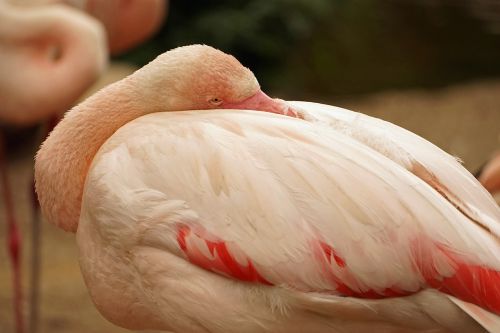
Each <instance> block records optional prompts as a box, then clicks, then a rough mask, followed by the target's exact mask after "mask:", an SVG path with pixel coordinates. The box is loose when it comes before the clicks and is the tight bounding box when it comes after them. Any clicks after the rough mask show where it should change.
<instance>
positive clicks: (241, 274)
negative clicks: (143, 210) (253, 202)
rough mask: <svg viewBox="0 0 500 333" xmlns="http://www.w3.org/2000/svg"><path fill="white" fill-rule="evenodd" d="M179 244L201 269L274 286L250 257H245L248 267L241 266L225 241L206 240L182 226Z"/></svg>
mask: <svg viewBox="0 0 500 333" xmlns="http://www.w3.org/2000/svg"><path fill="white" fill-rule="evenodd" d="M195 238H196V239H195ZM196 241H201V242H204V243H205V245H206V246H207V248H208V251H209V252H210V254H211V256H212V258H210V257H208V256H207V255H206V254H205V253H203V252H202V251H201V250H200V249H199V248H198V247H197V246H196V244H195V242H196ZM177 243H178V244H179V247H180V248H181V249H182V251H183V252H184V253H185V254H186V256H187V257H188V259H189V261H190V262H192V263H193V264H195V265H197V266H199V267H201V268H204V269H206V270H209V271H212V272H216V273H221V274H224V275H226V276H230V277H232V278H235V279H238V280H241V281H246V282H258V283H263V284H267V285H272V283H271V282H269V281H267V280H266V279H264V278H263V277H262V275H260V273H259V272H258V271H257V269H256V268H255V266H254V264H253V263H252V261H251V260H250V259H249V258H248V257H246V256H245V259H244V260H245V261H246V265H242V264H240V263H239V262H238V261H237V260H236V259H235V258H234V256H233V255H232V254H231V252H230V251H229V250H228V248H227V244H226V242H224V241H221V240H216V241H211V240H208V239H205V238H203V237H202V236H201V235H200V234H199V233H196V232H194V231H193V230H192V229H191V227H189V226H187V225H181V226H180V227H179V228H178V231H177ZM233 247H234V246H233ZM237 250H238V249H237Z"/></svg>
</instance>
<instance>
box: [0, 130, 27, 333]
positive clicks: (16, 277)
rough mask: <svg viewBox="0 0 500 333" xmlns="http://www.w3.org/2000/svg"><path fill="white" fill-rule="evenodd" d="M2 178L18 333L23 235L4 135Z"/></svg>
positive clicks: (20, 326)
mask: <svg viewBox="0 0 500 333" xmlns="http://www.w3.org/2000/svg"><path fill="white" fill-rule="evenodd" d="M0 177H1V182H2V190H3V196H4V202H5V212H6V217H7V228H8V231H7V234H8V250H9V254H10V258H11V261H12V272H13V287H14V288H13V290H14V299H13V302H14V304H13V305H14V316H15V321H14V322H15V330H16V333H23V332H24V325H23V309H22V289H21V234H20V232H19V226H18V223H17V221H16V217H15V212H14V202H13V200H12V194H11V191H10V186H9V181H8V177H7V163H6V158H5V142H4V138H3V134H2V135H1V136H0Z"/></svg>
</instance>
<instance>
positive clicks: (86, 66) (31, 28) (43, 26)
mask: <svg viewBox="0 0 500 333" xmlns="http://www.w3.org/2000/svg"><path fill="white" fill-rule="evenodd" d="M106 63H107V47H106V38H105V33H104V30H103V29H102V27H101V25H100V23H98V22H97V21H96V20H95V19H92V18H90V17H87V16H86V15H82V14H81V13H79V12H78V11H76V10H74V9H71V8H69V7H67V6H62V5H54V6H50V7H37V8H28V7H19V6H15V5H12V4H10V3H7V2H6V1H3V0H0V101H1V104H0V122H2V123H3V124H6V125H9V126H14V127H26V126H33V125H35V124H37V123H40V122H43V121H44V120H47V119H49V118H54V119H55V118H57V117H58V115H59V114H60V113H62V112H63V111H64V110H67V109H68V108H69V107H71V106H72V105H73V103H74V102H75V100H76V99H77V98H78V97H79V96H80V95H81V94H82V93H83V92H84V90H85V89H87V88H88V87H89V86H90V85H91V84H92V83H93V82H94V80H95V79H96V78H97V77H98V76H99V75H100V74H101V72H102V71H103V70H104V68H105V66H106ZM51 122H53V121H49V124H50V123H51ZM49 128H50V125H49ZM3 141H4V140H3V134H2V138H0V173H1V180H2V187H3V195H4V200H5V207H6V213H7V217H8V218H7V221H8V226H9V227H8V228H9V252H10V255H11V258H12V265H13V272H14V279H13V281H14V282H13V285H14V288H13V289H14V295H15V297H14V309H15V311H14V312H15V316H16V320H15V322H16V332H22V331H23V326H24V325H23V316H22V305H21V268H20V260H21V244H20V242H21V239H20V232H19V230H18V223H17V219H16V217H15V214H14V207H13V201H12V196H11V191H10V187H9V184H8V175H7V172H6V166H5V160H6V158H5V156H4V154H5V152H4V150H5V149H4V146H3V145H4V142H3ZM30 191H32V189H30ZM37 212H38V208H37V205H34V214H33V216H34V218H33V233H32V247H31V251H32V255H31V257H32V264H33V266H32V272H31V273H32V274H31V282H30V284H31V297H30V300H31V302H30V331H31V332H34V331H36V320H37V303H38V302H37V299H38V296H37V295H38V282H37V281H38V267H39V260H38V257H39V254H38V251H39V223H38V219H37V216H38V214H37Z"/></svg>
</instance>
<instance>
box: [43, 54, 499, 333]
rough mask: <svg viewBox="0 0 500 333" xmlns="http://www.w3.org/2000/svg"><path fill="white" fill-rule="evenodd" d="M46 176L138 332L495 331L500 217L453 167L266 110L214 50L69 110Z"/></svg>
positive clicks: (388, 127) (99, 283)
mask: <svg viewBox="0 0 500 333" xmlns="http://www.w3.org/2000/svg"><path fill="white" fill-rule="evenodd" d="M212 109H218V110H215V111H213V110H212ZM220 109H226V110H220ZM234 109H239V110H234ZM241 109H243V110H241ZM186 110H192V111H186ZM195 110H199V111H195ZM245 110H246V111H245ZM253 110H259V111H264V112H259V111H253ZM35 179H36V189H37V194H38V197H39V199H40V204H41V208H42V212H43V214H44V216H46V218H47V219H48V220H49V221H50V222H52V223H54V224H56V225H57V226H59V227H61V228H63V229H65V230H68V231H72V232H76V237H77V243H78V247H79V250H80V266H81V270H82V273H83V275H84V278H85V282H86V284H87V287H88V289H89V291H90V294H91V297H92V298H93V300H94V302H95V304H96V306H97V308H98V309H99V310H100V312H101V313H102V314H103V315H104V316H105V317H106V318H108V319H109V320H110V321H112V322H114V323H115V324H118V325H120V326H123V327H126V328H129V329H161V330H169V331H175V332H224V333H228V332H275V333H276V332H283V333H284V332H287V333H289V332H297V333H298V332H316V333H319V332H366V331H368V330H370V331H371V332H420V331H429V332H430V331H432V332H450V331H451V332H469V333H470V332H483V331H484V330H483V328H482V327H481V326H480V325H479V324H478V322H479V323H481V324H482V325H483V326H484V327H486V328H487V329H490V330H492V331H493V330H495V331H497V330H498V329H499V327H500V326H499V318H498V314H500V291H499V289H498V285H499V283H500V258H499V257H498V253H499V251H500V244H499V237H500V228H499V225H498V222H499V221H500V209H499V207H498V206H497V205H496V204H495V203H494V201H493V200H492V198H491V196H490V195H489V193H488V192H487V191H486V190H485V189H484V188H483V187H482V186H481V185H480V184H479V183H478V181H477V180H476V179H475V178H474V177H473V176H472V175H471V174H470V173H469V172H467V171H466V170H465V169H464V168H463V167H462V166H461V165H460V164H459V163H458V162H457V161H456V159H455V158H453V157H452V156H450V155H448V154H446V153H445V152H444V151H442V150H440V149H439V148H437V147H436V146H434V145H433V144H431V143H429V142H428V141H426V140H424V139H422V138H420V137H419V136H417V135H415V134H413V133H411V132H409V131H406V130H404V129H402V128H400V127H398V126H396V125H393V124H391V123H387V122H384V121H382V120H378V119H375V118H372V117H369V116H366V115H362V114H358V113H355V112H352V111H348V110H345V109H340V108H335V107H331V106H327V105H321V104H315V103H306V102H285V101H283V100H279V99H271V98H270V97H268V96H267V95H265V94H264V93H263V92H262V91H261V90H260V87H259V84H258V82H257V80H256V78H255V77H254V75H253V74H252V72H251V71H250V70H248V69H247V68H244V67H243V66H242V65H241V64H240V63H239V62H238V61H237V60H236V59H235V58H233V57H231V56H229V55H226V54H224V53H222V52H220V51H218V50H215V49H213V48H210V47H208V46H199V45H195V46H188V47H181V48H177V49H174V50H172V51H169V52H167V53H165V54H163V55H161V56H159V57H158V58H157V59H156V60H154V61H153V62H151V63H150V64H148V65H147V66H145V67H143V68H142V69H140V70H138V71H137V72H135V73H134V74H133V75H131V76H129V77H127V78H125V79H123V80H122V81H120V82H118V83H115V84H113V85H110V86H109V87H107V88H105V89H103V90H101V91H100V92H98V93H96V94H95V95H93V96H92V97H90V98H88V99H87V100H86V101H84V102H83V103H81V104H80V105H78V106H77V107H75V108H73V109H72V110H71V111H70V112H69V113H68V114H67V116H66V117H65V118H64V119H63V120H62V121H61V122H60V123H59V125H58V126H57V127H56V128H55V129H54V131H53V132H52V133H51V134H50V136H49V137H48V138H47V140H46V141H45V142H44V144H43V145H42V147H41V149H40V151H39V152H38V154H37V157H36V162H35Z"/></svg>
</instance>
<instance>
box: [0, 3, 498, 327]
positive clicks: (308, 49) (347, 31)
mask: <svg viewBox="0 0 500 333" xmlns="http://www.w3.org/2000/svg"><path fill="white" fill-rule="evenodd" d="M2 1H3V2H5V1H6V0H0V5H1V3H2ZM117 1H118V0H116V1H114V2H115V3H117ZM160 1H161V0H160ZM13 2H16V3H19V4H18V6H28V5H26V4H25V3H29V2H30V1H28V0H25V1H19V0H18V1H13ZM32 2H39V3H40V4H37V5H39V6H51V5H52V3H55V2H58V1H55V0H54V1H50V0H46V1H41V0H39V1H36V0H33V1H32ZM59 2H61V1H59ZM66 2H67V3H68V4H69V5H72V6H73V7H75V6H76V8H79V7H78V6H80V8H79V10H82V11H84V12H85V11H86V12H87V13H88V15H90V16H93V17H95V18H96V19H97V20H98V21H100V22H101V24H102V25H103V26H104V28H105V29H106V32H107V37H108V45H107V49H106V48H105V49H106V50H105V51H106V58H107V59H110V64H109V66H107V67H105V66H101V67H99V66H97V67H96V68H98V70H96V71H95V73H96V75H95V80H94V79H93V80H91V81H92V82H94V81H95V83H93V85H90V83H89V84H88V87H87V86H86V87H85V89H82V90H81V92H79V93H78V96H77V97H75V98H73V99H72V100H71V102H70V104H75V103H77V102H78V101H79V100H81V99H83V98H85V96H88V95H90V94H91V93H92V92H94V91H96V90H97V89H99V88H101V87H103V86H105V85H106V84H109V83H111V82H113V81H115V80H119V79H121V78H123V77H124V76H126V75H128V74H130V73H131V72H133V71H134V70H135V69H136V68H138V67H140V66H142V65H144V64H146V63H147V62H149V61H151V60H152V59H154V57H156V56H157V55H158V54H160V53H162V52H165V51H166V50H168V49H170V48H173V47H177V46H181V45H186V44H192V43H203V44H208V45H211V46H214V47H217V48H219V49H221V50H223V51H225V52H227V53H231V54H233V55H234V56H236V57H237V58H238V59H239V60H240V61H241V62H242V63H243V64H244V65H245V66H247V67H249V68H250V69H251V70H252V71H253V72H254V73H255V74H256V76H257V78H258V79H259V82H260V83H261V86H262V87H263V90H264V91H266V92H268V93H269V95H271V96H274V97H280V98H284V99H290V100H308V101H316V102H322V103H327V104H332V105H337V106H342V107H346V108H349V109H352V110H355V111H359V112H363V113H366V114H369V115H373V116H375V117H379V118H382V119H385V120H388V121H391V122H394V123H396V124H398V125H400V126H402V127H404V128H407V129H409V130H411V131H413V132H415V133H417V134H419V135H421V136H423V137H424V138H426V139H428V140H430V141H431V142H433V143H435V144H436V145H438V146H440V147H441V148H443V149H444V150H446V151H448V152H449V153H451V154H453V155H456V156H457V157H459V158H460V159H462V161H463V162H464V165H465V166H466V167H467V168H468V169H469V170H470V171H471V172H475V171H477V170H478V169H479V168H480V167H481V166H482V165H483V164H484V163H485V162H486V161H487V160H488V159H489V158H490V157H491V156H492V155H493V153H494V152H495V151H497V150H499V149H500V1H497V0H418V1H417V0H383V1H382V0H349V1H347V0H273V1H270V0H246V1H245V0H219V1H193V0H183V1H171V2H170V3H168V4H166V3H164V5H162V6H159V7H154V8H153V7H151V8H150V9H149V12H148V11H146V10H142V9H141V8H139V7H141V6H142V5H141V3H142V4H145V3H146V2H147V1H145V2H141V1H136V2H137V3H139V5H138V6H139V7H138V8H137V9H134V11H132V12H131V13H139V12H141V11H142V12H144V13H146V14H144V15H145V16H144V17H146V20H149V21H151V20H153V19H152V18H155V20H158V22H159V23H158V25H157V26H155V27H153V28H151V31H149V32H148V33H147V34H145V35H144V36H140V38H139V37H137V38H136V39H134V41H133V43H131V44H133V45H131V46H128V45H127V46H123V45H121V44H119V42H117V43H115V44H114V45H113V44H112V43H111V42H110V41H112V40H113V37H114V36H118V35H125V36H131V34H132V33H133V31H132V32H130V31H128V30H127V29H129V30H130V28H131V25H130V24H129V23H123V24H122V25H120V24H119V22H118V21H114V22H112V24H111V23H109V21H106V20H109V16H113V11H111V12H110V9H109V8H108V11H107V14H106V13H105V14H100V12H99V11H98V9H99V8H98V6H94V7H93V8H90V9H89V7H86V8H83V7H82V5H81V4H80V5H75V3H77V2H78V1H66ZM93 2H94V3H99V1H93ZM111 2H113V1H111ZM118 2H119V1H118ZM129 2H133V1H129ZM20 3H23V4H20ZM42 3H43V4H42ZM108 3H110V2H108ZM23 8H24V7H23ZM96 8H97V9H96ZM1 10H2V7H1V6H0V70H1V66H2V63H1V62H2V61H4V65H5V64H6V63H7V61H8V58H5V57H4V58H2V51H3V52H5V54H8V50H9V49H8V47H10V46H9V45H11V44H9V43H8V42H6V40H7V39H6V37H5V34H2V29H3V30H4V31H7V29H6V27H5V23H6V22H7V21H4V22H3V25H2V22H1V20H2V15H1ZM155 11H161V13H158V12H155ZM110 13H111V14H110ZM129 14H130V13H129ZM162 14H163V15H162ZM106 15H108V16H106ZM5 17H6V16H4V19H5ZM7 18H8V16H7ZM117 22H118V23H117ZM2 38H3V39H2ZM2 43H3V44H2ZM23 43H27V42H23ZM109 51H110V52H109ZM108 54H111V55H110V56H109V57H108ZM104 68H105V69H104ZM12 74H13V73H10V72H9V70H7V69H4V70H3V71H0V75H3V79H4V81H5V80H6V79H5V78H6V76H10V75H12ZM1 80H2V77H1V76H0V83H1ZM46 81H47V80H46ZM47 82H49V83H50V80H49V81H47ZM47 84H48V83H47ZM1 88H2V85H1V84H0V113H1V112H2V108H3V107H4V105H8V103H7V102H6V101H7V98H8V97H9V96H10V95H7V94H2V91H1ZM24 96H25V98H29V96H30V95H29V94H28V95H24ZM68 106H70V105H68ZM39 107H41V106H39ZM61 108H62V109H63V110H61V112H63V111H65V110H66V109H67V108H66V106H64V107H61ZM18 112H20V111H19V110H18ZM51 116H53V115H51ZM46 118H50V117H48V116H47V117H46ZM46 118H44V119H43V120H42V119H40V120H39V121H38V120H37V121H31V122H29V123H22V124H21V123H19V122H15V121H14V122H9V118H8V117H3V119H4V120H2V131H3V133H4V136H5V142H6V148H7V158H8V159H7V160H8V163H7V170H8V172H9V174H8V176H9V182H10V184H11V187H12V189H13V190H12V192H13V198H14V204H15V208H14V209H15V213H16V215H17V217H18V220H19V227H20V230H21V234H22V236H23V239H24V240H27V239H30V237H31V232H32V226H31V224H30V223H31V222H30V221H31V199H30V196H31V192H30V191H29V188H30V186H31V185H30V184H31V181H32V178H31V173H32V166H33V164H32V160H33V156H34V152H35V151H36V149H37V147H38V145H39V144H40V140H41V138H42V137H43V136H44V134H43V133H44V128H46V126H47V125H46V124H47V122H46V120H45V119H46ZM0 205H1V206H0V209H1V211H0V213H1V214H2V219H1V221H4V219H3V216H5V210H6V207H5V204H4V203H3V201H2V202H1V203H0ZM41 227H42V230H43V234H42V238H41V242H42V247H41V249H40V250H38V253H39V254H40V256H41V267H42V271H41V280H40V285H41V291H40V301H41V306H40V329H39V331H40V332H75V333H79V332H82V333H83V332H88V333H93V332H125V330H122V329H120V328H117V327H115V326H113V325H112V324H110V323H108V322H107V321H106V320H104V319H103V318H102V317H101V316H100V315H99V314H98V312H97V310H95V308H94V307H93V305H92V304H91V301H90V299H89V297H88V295H87V291H86V289H85V286H84V284H83V280H82V278H81V276H80V272H79V269H78V263H77V249H76V245H75V239H74V235H73V234H67V233H64V232H63V231H60V230H57V229H56V228H55V227H53V226H51V225H48V224H46V223H43V224H42V225H41ZM0 236H1V238H0V239H1V242H0V244H2V245H1V246H0V332H14V323H13V315H14V314H13V307H12V288H13V286H12V276H11V273H12V272H11V268H10V264H9V258H8V253H7V250H6V248H7V246H6V245H5V246H4V245H3V244H4V241H3V240H6V239H7V238H8V229H7V227H4V225H1V226H0ZM22 244H23V246H22V253H23V254H24V256H23V262H22V272H23V280H22V281H23V287H25V288H27V286H28V284H29V272H30V266H29V264H30V262H29V260H30V257H29V253H30V251H31V248H30V244H29V242H28V241H24V242H23V243H22ZM27 295H28V292H27V290H25V296H27ZM23 302H24V303H23V305H24V306H27V305H26V304H27V300H26V297H25V299H24V301H23Z"/></svg>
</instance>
